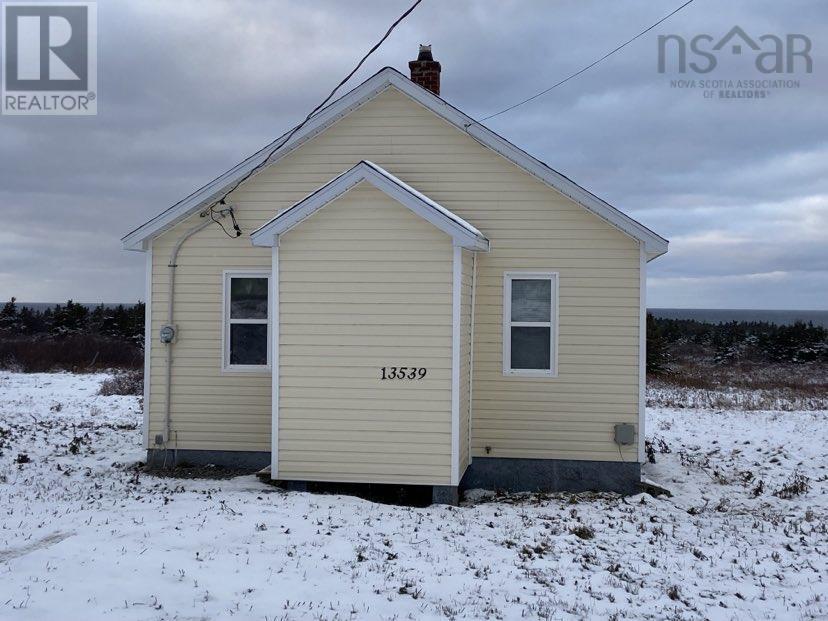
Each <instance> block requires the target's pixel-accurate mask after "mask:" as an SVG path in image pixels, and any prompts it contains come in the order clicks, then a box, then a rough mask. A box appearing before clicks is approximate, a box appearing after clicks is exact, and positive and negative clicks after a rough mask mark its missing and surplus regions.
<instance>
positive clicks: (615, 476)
mask: <svg viewBox="0 0 828 621" xmlns="http://www.w3.org/2000/svg"><path fill="white" fill-rule="evenodd" d="M640 482H641V464H639V463H637V462H615V461H580V460H568V459H510V458H503V457H475V458H474V460H473V461H472V463H471V465H470V466H469V468H468V470H466V473H465V475H463V480H462V481H460V488H461V489H463V490H466V489H478V488H479V489H500V490H505V491H510V492H618V493H620V494H635V493H638V492H639V491H640V489H639V484H640Z"/></svg>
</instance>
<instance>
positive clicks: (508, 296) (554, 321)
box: [502, 270, 560, 378]
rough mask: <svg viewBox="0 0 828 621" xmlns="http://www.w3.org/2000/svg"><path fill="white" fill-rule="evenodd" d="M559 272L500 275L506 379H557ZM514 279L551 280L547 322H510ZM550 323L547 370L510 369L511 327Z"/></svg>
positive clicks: (504, 372) (515, 271)
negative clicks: (550, 297) (549, 310)
mask: <svg viewBox="0 0 828 621" xmlns="http://www.w3.org/2000/svg"><path fill="white" fill-rule="evenodd" d="M559 276H560V275H559V273H558V272H555V271H552V270H549V271H535V270H532V271H521V270H507V271H505V272H503V347H502V349H503V375H505V376H507V377H540V378H556V377H558V339H559V334H560V320H559V317H560V313H559V310H558V306H559V305H560V284H559V280H560V277H559ZM513 279H518V280H520V279H537V280H550V281H552V287H551V292H550V295H551V296H552V300H551V302H550V309H551V313H550V318H549V322H545V321H539V322H523V323H521V322H514V323H513V322H512V280H513ZM546 323H548V324H549V338H550V341H551V342H550V346H549V366H550V367H551V368H549V369H513V368H512V326H513V325H526V326H532V325H539V326H543V327H546V326H545V324H546Z"/></svg>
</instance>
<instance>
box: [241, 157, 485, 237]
mask: <svg viewBox="0 0 828 621" xmlns="http://www.w3.org/2000/svg"><path fill="white" fill-rule="evenodd" d="M363 181H365V182H367V183H369V184H371V185H372V186H374V187H375V188H377V189H378V190H380V191H381V192H383V193H385V194H386V195H387V196H389V197H390V198H392V199H393V200H395V201H397V202H398V203H400V204H401V205H403V206H404V207H407V208H408V209H410V210H411V211H412V212H414V213H415V214H417V215H418V216H420V217H421V218H423V219H424V220H426V221H427V222H429V223H431V224H433V225H434V226H436V227H437V228H438V229H440V230H441V231H443V232H444V233H446V234H447V235H449V236H451V238H452V239H453V240H454V243H455V244H456V245H459V246H462V247H464V248H469V249H472V250H488V249H489V240H488V239H486V237H485V236H484V235H483V234H482V233H481V232H480V231H478V230H477V229H476V228H475V227H474V226H472V225H471V224H469V223H468V222H466V221H465V220H463V218H461V217H459V216H457V215H455V214H454V213H452V212H451V211H449V210H448V209H446V208H445V207H443V206H442V205H440V204H439V203H437V202H435V201H433V200H431V199H430V198H428V197H427V196H425V195H424V194H422V193H421V192H418V191H417V190H415V189H414V188H412V187H411V186H410V185H408V184H407V183H405V182H404V181H402V180H400V179H398V178H397V177H395V176H394V175H392V174H391V173H389V172H388V171H387V170H385V169H383V168H381V167H380V166H377V165H376V164H374V163H372V162H368V161H366V160H362V161H361V162H359V163H357V164H356V165H355V166H353V167H352V168H350V169H348V170H346V171H345V172H343V173H341V174H339V175H337V176H336V177H334V178H333V179H331V180H330V181H329V182H328V183H326V184H325V185H323V186H322V187H321V188H319V189H317V190H315V191H314V192H312V193H311V194H309V195H308V196H306V197H305V198H303V199H302V200H301V201H299V202H298V203H295V204H294V205H292V206H291V207H289V208H288V209H286V210H284V211H283V212H282V213H280V214H279V215H277V216H276V217H275V218H273V219H271V220H270V221H269V222H267V223H265V224H263V225H262V226H260V227H259V228H258V229H256V230H255V231H253V232H252V233H251V234H250V241H251V242H252V243H253V245H254V246H270V245H272V244H273V236H274V235H284V234H285V233H287V232H288V231H290V230H291V229H292V228H293V227H295V226H297V225H298V224H299V223H300V222H302V221H304V220H305V219H306V218H309V217H310V216H311V215H313V214H314V213H316V211H318V210H319V209H322V208H323V207H324V206H325V205H327V204H329V203H331V202H332V201H334V200H336V199H337V198H339V197H340V196H342V195H343V194H345V193H346V192H347V191H348V190H350V189H351V188H353V187H354V186H356V185H357V184H359V183H361V182H363Z"/></svg>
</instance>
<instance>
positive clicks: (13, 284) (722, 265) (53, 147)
mask: <svg viewBox="0 0 828 621" xmlns="http://www.w3.org/2000/svg"><path fill="white" fill-rule="evenodd" d="M405 4H407V3H393V4H392V3H387V2H369V1H367V0H366V1H355V2H347V3H343V2H334V1H333V0H329V1H320V2H314V3H290V2H268V3H262V2H254V1H252V0H248V1H243V2H196V1H179V2H143V1H142V2H137V1H134V2H117V3H115V2H101V3H99V9H98V10H99V28H98V29H99V94H100V102H99V103H100V108H99V114H98V115H97V116H95V117H89V118H71V117H45V118H34V117H28V118H27V117H0V161H2V163H3V165H2V167H0V205H2V215H3V216H4V217H3V221H4V226H3V228H2V229H0V297H8V296H11V295H16V296H17V297H18V298H20V299H26V300H33V301H36V300H49V301H52V300H59V299H64V298H67V297H73V298H74V299H82V300H89V301H96V300H107V301H114V300H118V301H128V300H134V299H136V298H138V297H140V296H141V295H142V294H143V265H144V263H143V257H142V256H140V255H137V254H133V253H125V252H122V251H121V250H120V244H119V241H118V240H119V238H120V236H121V235H122V234H123V233H125V232H126V231H127V230H129V229H131V228H133V227H134V226H136V225H138V224H140V223H141V222H143V221H145V220H147V219H148V218H150V217H152V216H153V215H155V214H156V213H157V212H159V211H161V210H162V209H165V208H166V207H168V206H169V205H170V204H172V203H174V202H175V201H177V200H178V199H180V198H181V197H183V196H185V195H186V194H188V193H190V192H191V191H192V190H193V189H195V188H196V187H198V186H200V185H202V184H203V183H204V182H206V181H208V180H209V179H211V178H212V177H214V176H215V175H217V174H219V173H221V172H223V171H224V170H226V169H227V168H229V167H230V166H232V165H233V164H235V163H236V162H238V161H239V160H240V159H242V158H243V157H245V156H246V155H248V154H249V153H251V152H253V151H254V150H256V149H258V148H260V147H261V146H262V145H264V144H266V143H267V142H269V141H270V140H271V139H273V138H274V137H276V136H278V135H279V134H281V133H282V132H283V131H284V130H285V129H286V128H288V127H290V126H291V125H292V124H294V123H295V122H296V121H297V120H299V119H300V118H301V117H302V116H303V115H304V114H305V113H306V112H307V110H309V109H310V108H311V107H312V106H313V105H315V103H317V102H318V100H319V99H321V97H323V96H324V95H325V94H327V91H328V90H329V89H330V88H331V87H332V86H333V85H334V84H335V83H336V82H337V81H338V80H339V79H340V78H341V76H342V75H344V74H345V73H346V72H347V71H348V70H349V69H350V67H351V65H352V64H353V63H354V62H355V60H356V59H357V58H358V57H359V56H360V55H361V54H362V53H363V52H364V50H365V49H366V47H367V46H368V45H369V44H370V42H372V41H373V40H375V39H376V38H377V36H378V35H379V33H380V32H382V31H383V30H384V28H385V27H386V26H387V24H388V23H389V22H390V21H391V19H393V18H394V17H396V15H397V14H398V13H399V12H400V11H401V10H402V9H403V6H404V5H405ZM677 4H678V3H669V4H668V3H652V2H649V1H646V2H645V1H644V0H633V1H630V2H625V3H623V4H621V3H607V2H577V1H575V0H562V1H558V2H555V3H549V2H541V1H537V2H528V1H526V2H522V1H517V0H513V1H508V2H498V3H494V2H480V1H472V0H464V1H458V2H451V3H436V2H431V1H430V0H426V1H425V2H423V4H422V5H421V6H420V7H419V8H418V9H417V10H416V11H415V12H414V13H413V14H412V15H411V17H410V18H409V20H407V21H406V22H405V23H404V24H403V25H402V26H401V27H400V29H399V30H398V31H396V32H395V33H394V34H393V35H392V37H391V38H390V39H389V40H388V42H387V43H386V45H385V46H383V48H382V49H381V50H380V52H379V53H378V54H377V55H376V56H375V57H373V58H372V59H371V60H370V61H369V62H368V63H367V64H366V66H365V67H364V69H363V70H362V71H361V72H360V73H359V74H358V75H357V76H356V77H355V80H354V84H356V83H358V81H359V80H361V79H364V78H365V77H367V76H368V75H370V74H371V73H373V72H374V71H376V70H377V69H378V68H380V67H381V66H384V65H391V66H395V67H397V68H399V69H400V70H402V71H405V69H406V62H407V61H408V60H409V59H410V58H412V57H413V54H414V53H415V52H416V44H417V43H419V42H431V43H432V44H433V45H434V50H435V54H436V56H437V58H438V60H440V61H441V62H442V63H443V94H444V96H445V97H446V98H447V99H448V100H449V101H451V102H452V103H454V104H455V105H457V106H458V107H460V108H462V109H463V110H465V111H466V112H468V113H469V114H471V115H472V116H476V117H481V116H485V115H487V114H490V113H492V112H495V111H497V110H499V109H501V108H502V107H505V106H507V105H509V104H511V103H514V102H515V101H516V100H518V99H521V98H523V97H525V96H528V95H531V94H533V93H534V92H536V91H537V90H539V89H541V88H544V87H545V86H548V85H550V84H552V83H554V82H556V81H557V80H558V79H560V78H562V77H564V76H566V75H568V74H569V73H570V72H572V71H574V70H577V69H579V68H580V67H581V66H583V65H584V64H586V63H589V62H591V61H592V60H594V59H595V58H597V57H598V56H601V55H602V54H603V53H604V52H606V51H608V50H609V49H611V48H612V47H614V46H615V45H616V44H618V43H619V42H621V41H623V40H625V39H626V38H628V37H629V36H631V35H632V34H634V33H635V32H637V31H638V30H640V29H641V28H642V27H643V26H645V25H648V24H649V23H652V22H653V21H655V20H656V19H658V18H659V17H660V16H661V15H663V14H664V13H666V12H667V11H669V10H671V9H672V8H674V6H676V5H677ZM827 18H828V6H826V5H825V4H824V3H822V2H818V1H805V0H799V1H793V2H787V3H779V2H772V1H771V0H762V1H755V0H754V1H751V0H738V1H734V2H729V3H717V4H715V5H712V4H710V3H709V2H704V1H703V0H699V1H698V2H696V3H694V4H693V5H691V6H689V7H688V8H687V9H685V10H684V11H682V12H681V13H679V14H678V15H677V16H675V17H674V18H673V19H672V20H670V21H668V22H667V23H665V24H663V25H662V26H660V27H658V28H656V29H655V30H654V31H652V32H651V33H648V34H647V35H645V36H644V37H642V38H641V39H639V40H638V41H636V42H634V43H633V44H631V45H630V46H628V47H627V48H625V49H624V50H623V51H621V52H620V53H619V54H616V55H615V56H613V57H611V58H609V59H608V60H607V61H605V62H604V63H603V64H601V65H599V66H598V67H596V68H595V69H593V70H592V71H590V72H588V73H586V74H584V75H582V76H580V77H579V78H577V79H575V80H573V81H572V82H570V83H568V84H566V85H564V86H563V87H561V88H559V89H556V90H555V91H553V92H551V93H549V94H548V95H546V96H544V97H542V98H540V99H538V100H536V101H534V102H532V103H530V104H527V105H526V106H523V107H521V108H519V109H517V110H515V111H513V112H511V113H509V114H506V115H503V116H501V117H497V118H495V119H492V120H491V121H490V122H489V125H490V126H491V127H492V128H493V129H495V130H496V131H498V132H499V133H501V134H503V135H504V136H506V137H507V138H509V139H510V140H513V141H515V142H516V143H517V144H519V145H521V146H522V147H524V148H526V149H527V150H528V151H530V152H532V153H533V154H535V155H536V156H538V157H539V158H540V159H542V160H544V161H546V162H547V163H549V164H550V165H552V166H553V167H555V168H557V169H558V170H560V171H561V172H563V173H565V174H567V175H569V176H571V177H572V178H573V179H575V180H576V181H578V182H579V183H581V184H582V185H584V186H586V187H587V188H589V189H591V190H592V191H594V192H595V193H596V194H598V195H599V196H602V197H604V198H605V199H607V200H609V201H610V202H612V203H613V204H615V205H616V206H618V207H619V208H621V209H622V210H624V211H626V212H627V213H629V214H630V215H632V216H633V217H635V218H637V219H639V220H641V221H642V222H644V223H645V224H647V225H649V226H651V227H652V228H654V229H655V230H657V231H658V232H660V233H662V234H663V235H665V236H667V237H669V238H671V240H672V245H671V252H670V254H668V255H667V256H665V257H662V258H660V259H658V260H657V261H655V262H654V263H651V264H650V278H651V280H650V287H649V298H648V299H649V302H650V303H651V305H654V306H710V307H760V308H762V307H764V308H780V307H781V308H828V295H826V294H825V293H824V292H825V291H828V251H826V248H828V134H826V131H825V129H826V127H828V113H826V109H828V106H827V105H826V104H828V81H826V79H825V73H824V67H825V66H826V61H828V55H826V52H825V47H824V46H823V45H822V43H823V42H824V41H826V39H827V37H826V34H828V19H827ZM734 24H739V25H740V26H742V27H743V28H744V29H745V30H746V31H747V32H748V33H750V34H751V35H753V36H758V35H761V34H764V33H774V34H779V35H784V34H786V33H804V34H807V35H808V36H809V37H810V38H811V40H812V41H813V43H814V48H813V51H812V54H813V57H814V73H813V74H811V75H806V74H800V75H797V76H794V77H795V78H796V79H799V80H800V87H799V88H798V89H787V90H780V91H774V92H772V93H771V95H770V97H768V98H767V99H763V100H759V101H721V100H715V99H714V100H706V99H704V98H703V97H702V96H701V93H700V92H699V91H698V90H690V89H677V88H671V87H670V79H671V77H672V78H676V77H678V76H677V75H675V74H672V73H668V74H659V73H658V72H657V54H656V53H657V44H656V41H657V35H658V34H668V33H676V34H680V35H682V36H688V37H692V36H693V35H695V34H698V33H709V34H711V35H713V36H716V37H718V36H721V35H723V34H724V33H725V32H727V31H728V30H729V29H730V28H731V27H732V26H733V25H734ZM743 61H744V59H740V58H736V57H733V58H724V59H723V62H722V66H721V67H720V68H719V69H717V71H716V72H714V74H711V75H710V76H707V77H708V78H710V79H713V78H714V76H715V79H723V78H728V77H748V78H754V77H757V75H756V72H755V71H751V70H750V69H749V65H746V64H745V63H744V62H743ZM685 77H693V76H690V75H688V76H685Z"/></svg>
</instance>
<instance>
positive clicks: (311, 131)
mask: <svg viewBox="0 0 828 621" xmlns="http://www.w3.org/2000/svg"><path fill="white" fill-rule="evenodd" d="M389 85H393V86H394V87H395V88H397V89H399V90H400V91H402V92H403V93H405V94H406V95H408V96H409V97H410V98H411V99H413V100H414V101H416V102H418V103H419V104H421V105H422V106H424V107H426V108H427V109H429V110H431V111H432V112H433V113H434V114H436V115H438V116H440V117H441V118H443V119H444V120H446V121H447V122H449V123H451V124H452V125H454V126H455V127H457V128H458V129H460V130H461V131H463V132H466V133H467V134H468V135H469V136H471V137H472V138H473V139H475V140H476V141H477V142H479V143H480V144H482V145H483V146H485V147H488V148H490V149H492V150H493V151H495V152H496V153H498V154H500V155H501V156H503V157H504V158H506V159H507V160H509V161H511V162H512V163H513V164H515V165H516V166H518V167H520V168H522V169H523V170H525V171H526V172H528V173H529V174H531V175H533V176H535V177H537V178H538V179H540V180H541V181H542V182H543V183H545V184H546V185H548V186H550V187H552V188H554V189H555V190H557V191H558V192H560V193H561V194H563V195H564V196H567V197H569V198H570V199H572V200H574V201H575V202H576V203H578V204H579V205H581V206H582V207H584V208H585V209H587V210H588V211H591V212H592V213H594V214H595V215H597V216H598V217H600V218H602V219H603V220H605V221H606V222H608V223H609V224H611V225H612V226H614V227H615V228H617V229H619V230H620V231H622V232H624V233H626V234H627V235H629V236H630V237H632V238H634V239H637V240H639V241H641V242H643V243H644V247H645V251H646V253H647V255H648V257H650V258H655V257H657V256H660V255H662V254H664V253H665V252H667V246H668V242H667V240H666V239H664V238H663V237H661V236H660V235H657V234H656V233H654V232H653V231H651V230H650V229H648V228H647V227H645V226H644V225H643V224H641V223H639V222H637V221H635V220H633V219H632V218H630V217H629V216H627V215H626V214H624V213H622V212H620V211H619V210H617V209H616V208H615V207H613V206H612V205H610V204H609V203H607V202H605V201H603V200H601V199H600V198H598V197H597V196H595V195H594V194H592V193H591V192H589V191H587V190H585V189H584V188H582V187H581V186H579V185H578V184H577V183H575V182H574V181H572V180H571V179H569V178H567V177H566V176H564V175H562V174H561V173H559V172H557V171H556V170H554V169H552V168H550V167H549V166H547V165H546V164H544V163H543V162H541V161H540V160H537V159H535V158H534V157H532V156H531V155H529V154H528V153H526V152H525V151H523V150H522V149H520V148H518V147H516V146H515V145H513V144H512V143H511V142H509V141H508V140H506V139H505V138H503V137H501V136H499V135H498V134H496V133H495V132H493V131H491V130H490V129H488V128H486V127H484V126H483V125H481V124H480V123H477V122H476V121H474V119H472V118H471V117H469V116H467V115H466V114H464V113H463V112H461V111H460V110H458V109H457V108H455V107H454V106H452V105H451V104H449V103H448V102H446V101H445V100H443V99H441V98H440V97H438V96H436V95H434V94H433V93H432V92H431V91H429V90H427V89H424V88H422V87H420V86H418V85H417V84H414V83H413V82H412V81H411V80H409V79H408V78H406V77H405V76H404V75H403V74H401V73H400V72H399V71H397V70H396V69H393V68H391V67H385V68H384V69H381V70H380V71H379V72H377V73H376V74H374V75H373V76H372V77H370V78H368V79H367V80H366V81H365V82H363V83H362V84H360V85H359V86H357V87H356V88H354V89H353V90H351V91H350V92H348V93H347V94H346V95H343V96H342V97H341V98H339V99H338V100H336V101H335V102H333V103H331V104H329V105H328V106H327V107H326V108H324V109H323V110H321V111H320V112H318V113H317V114H316V115H315V116H313V117H312V118H311V119H310V121H308V122H307V123H306V124H305V126H304V127H303V128H302V129H301V130H299V131H298V132H296V134H294V135H293V136H292V137H291V138H290V140H288V141H287V143H286V144H285V145H284V146H282V147H281V148H280V149H279V150H278V152H277V153H274V154H272V155H271V156H270V159H269V161H270V163H271V164H272V163H274V162H277V161H278V160H280V159H281V158H283V157H285V156H286V155H288V154H289V153H291V152H292V151H293V150H294V149H296V148H297V147H298V146H300V145H301V144H304V143H305V142H307V141H308V140H310V139H311V138H313V137H314V136H316V135H318V134H320V133H321V132H323V131H324V130H325V129H327V127H328V126H329V125H331V124H332V123H334V122H336V121H337V120H339V119H340V118H342V117H343V116H345V115H346V114H348V113H350V112H351V111H352V110H354V109H355V108H357V107H359V106H361V105H362V104H364V103H365V102H367V101H369V100H371V99H373V98H374V97H375V96H376V95H378V94H379V93H381V92H382V91H384V90H385V89H386V88H388V86H389ZM288 133H289V132H288ZM288 133H286V134H284V135H283V136H282V137H280V138H278V139H277V140H275V141H274V142H273V143H271V144H270V145H268V146H267V147H265V148H264V149H262V150H260V151H259V152H258V153H256V154H255V155H253V156H251V157H250V158H248V159H247V160H245V161H244V162H242V163H241V164H239V165H237V166H236V167H235V168H233V169H231V170H230V171H228V172H227V173H225V174H223V175H221V176H220V177H218V178H217V179H215V180H213V181H211V182H210V183H209V184H207V185H206V186H204V187H203V188H201V189H200V190H198V191H196V192H194V193H193V194H191V195H190V196H188V197H187V198H186V199H184V200H183V201H181V202H179V203H177V204H176V205H173V206H172V207H171V208H170V209H168V210H167V211H165V212H164V213H162V214H160V215H159V216H157V217H155V218H153V219H152V220H150V221H149V222H147V223H146V224H144V225H143V226H141V227H139V228H138V229H136V230H135V231H133V232H131V233H129V234H128V235H127V236H126V237H124V238H123V239H122V242H123V245H124V248H126V249H130V250H142V249H143V244H144V242H145V241H146V240H147V239H149V238H151V237H154V236H156V235H158V234H159V233H160V232H162V231H163V230H166V229H167V228H169V227H171V226H174V225H175V224H176V223H177V222H178V221H180V220H182V219H184V218H186V217H188V216H189V215H191V214H192V213H194V212H196V211H198V210H199V209H203V208H205V207H206V206H209V205H210V204H212V203H213V202H215V201H216V200H218V199H219V198H220V197H221V196H222V195H223V193H224V192H226V191H227V189H229V188H230V187H232V185H233V184H234V183H235V182H237V181H238V180H239V179H241V178H242V177H243V176H244V175H246V174H247V173H248V172H250V170H252V169H253V168H255V167H256V166H258V165H260V164H261V163H262V162H263V161H264V159H265V157H267V153H268V150H269V149H270V148H272V145H273V144H274V143H277V142H279V141H280V140H283V139H284V136H286V135H287V134H288ZM263 168H264V167H263Z"/></svg>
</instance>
